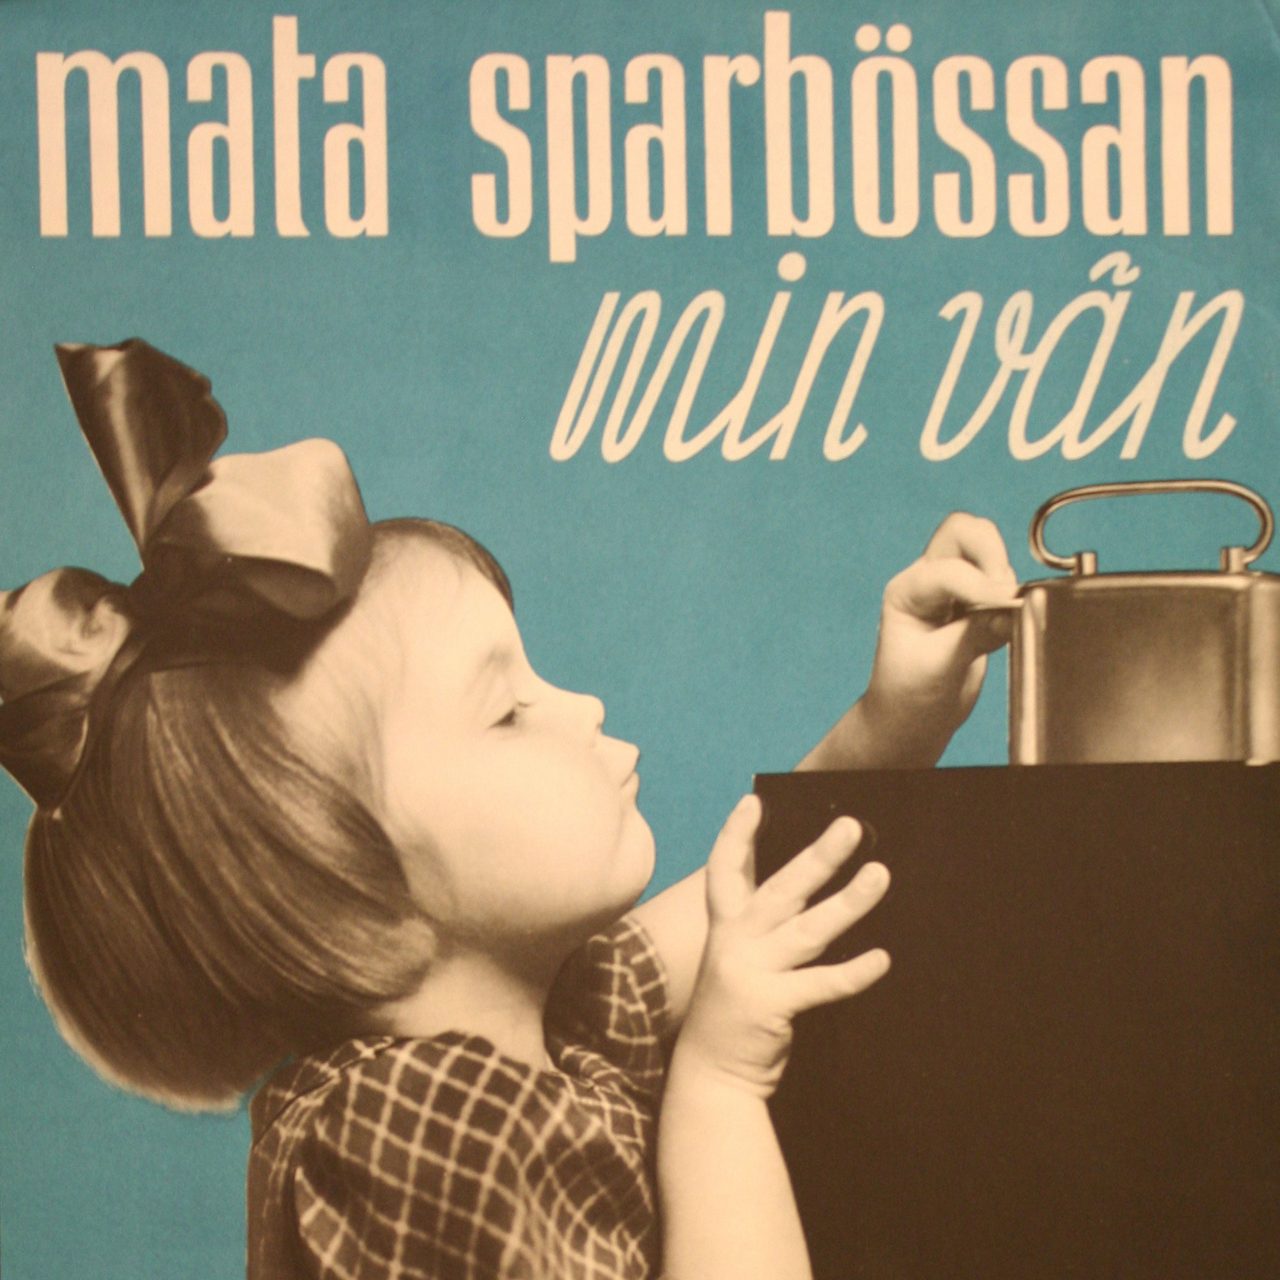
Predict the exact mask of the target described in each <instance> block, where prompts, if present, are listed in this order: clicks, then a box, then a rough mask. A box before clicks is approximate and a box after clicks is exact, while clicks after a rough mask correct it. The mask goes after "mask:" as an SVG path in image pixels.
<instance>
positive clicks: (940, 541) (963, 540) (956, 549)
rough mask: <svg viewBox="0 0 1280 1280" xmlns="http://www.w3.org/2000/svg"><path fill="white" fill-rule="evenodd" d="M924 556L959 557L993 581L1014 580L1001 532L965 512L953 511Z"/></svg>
mask: <svg viewBox="0 0 1280 1280" xmlns="http://www.w3.org/2000/svg"><path fill="white" fill-rule="evenodd" d="M924 555H925V559H927V560H939V559H950V558H952V557H958V558H959V559H961V560H967V561H968V562H969V563H970V564H972V565H976V566H977V567H978V568H979V569H981V570H982V572H983V573H985V574H989V575H990V576H991V577H993V578H996V579H1001V580H1007V581H1009V582H1012V581H1013V568H1012V566H1011V565H1010V564H1009V552H1008V550H1007V549H1006V548H1005V545H1004V539H1003V538H1002V537H1001V536H1000V530H999V529H997V528H996V526H995V525H994V524H993V523H992V522H991V521H990V520H986V519H984V518H983V517H981V516H971V515H970V514H969V513H968V512H967V511H953V512H952V513H951V514H950V515H949V516H948V517H947V518H946V519H945V520H944V521H943V522H942V523H941V524H940V525H939V526H938V527H937V529H935V530H934V534H933V537H931V538H930V539H929V545H928V546H926V547H925V549H924Z"/></svg>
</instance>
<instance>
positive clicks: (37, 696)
mask: <svg viewBox="0 0 1280 1280" xmlns="http://www.w3.org/2000/svg"><path fill="white" fill-rule="evenodd" d="M56 350H57V355H58V361H59V364H60V366H61V368H62V375H63V379H64V381H65V383H66V386H67V392H68V394H69V395H70V397H71V403H72V407H73V408H74V409H75V413H76V417H77V418H78V419H79V422H80V426H81V429H82V430H83V432H84V435H85V439H86V440H87V441H88V443H89V447H90V449H91V450H92V452H93V455H94V457H95V459H96V460H97V462H98V465H99V467H100V468H101V470H102V474H103V477H104V478H105V479H106V482H107V486H108V488H109V489H110V490H111V494H112V497H113V498H114V499H115V501H116V505H117V506H118V507H119V508H120V512H121V514H122V515H123V516H124V519H125V523H126V524H127V525H128V527H129V531H130V533H131V534H132V535H133V539H134V542H135V543H136V545H137V547H138V552H139V555H140V557H141V559H142V563H143V572H142V574H141V575H140V576H139V577H138V578H137V579H135V581H134V582H133V583H132V585H131V586H129V587H128V588H125V587H121V586H118V585H117V584H114V583H110V582H108V581H107V580H106V579H105V578H101V577H99V576H98V575H97V574H93V573H89V572H88V571H87V570H82V569H60V570H55V571H54V572H53V573H51V574H45V575H44V576H43V577H42V578H37V579H35V580H34V581H33V582H31V583H28V584H27V585H26V586H25V587H20V588H18V589H17V590H16V591H12V592H2V593H0V697H3V698H4V704H3V706H0V764H3V765H4V767H5V768H6V769H8V770H9V772H10V773H12V774H13V776H14V777H15V778H16V779H17V780H18V782H19V783H21V785H22V786H23V787H24V788H25V789H26V790H27V792H28V793H29V794H30V795H31V796H32V798H33V799H34V800H35V801H36V803H37V804H39V805H41V806H43V807H50V806H53V805H56V804H58V803H59V802H60V801H61V799H62V798H63V796H65V794H66V791H67V789H68V788H69V786H70V785H71V782H72V779H73V778H74V775H75V771H76V769H77V767H78V764H79V761H80V759H81V758H82V756H83V754H84V750H85V747H86V744H87V742H88V740H89V738H90V736H91V735H92V733H93V730H94V720H95V717H97V716H98V714H99V711H98V708H99V706H100V704H101V702H102V698H101V697H100V696H98V695H99V692H100V691H102V692H106V691H107V690H108V689H109V688H111V687H114V685H115V684H116V682H117V681H118V680H119V678H120V676H121V675H123V674H124V672H125V671H126V670H127V669H128V668H129V667H130V666H132V665H133V663H135V662H136V661H137V659H138V657H139V656H140V655H141V654H142V653H143V652H144V650H145V649H146V648H147V644H148V641H149V640H150V639H152V638H153V637H154V635H155V634H156V633H157V632H158V631H161V630H165V629H168V630H169V631H173V630H174V629H175V624H177V626H178V629H180V630H181V632H182V634H183V637H184V645H183V648H182V650H181V652H180V654H178V655H177V656H173V657H172V658H171V659H170V660H169V661H168V662H166V656H165V655H164V654H161V655H160V656H159V658H155V659H153V660H154V661H155V662H156V665H157V667H162V666H164V665H176V664H179V663H180V664H182V665H188V664H190V663H191V662H193V661H216V660H227V659H228V658H231V659H232V660H238V661H244V660H246V659H249V660H251V659H252V657H253V653H252V652H245V653H239V654H235V653H231V652H229V650H228V647H227V645H228V637H229V636H230V637H232V641H233V643H234V640H235V637H237V636H239V637H240V638H241V643H242V645H243V646H244V647H245V648H246V650H248V649H249V648H251V646H253V645H254V644H256V643H260V642H261V637H262V635H263V630H262V628H260V627H243V628H238V627H236V626H232V627H228V626H226V625H225V622H226V620H227V619H239V618H249V617H252V618H255V619H262V620H265V621H266V622H267V623H268V626H270V621H271V619H272V618H273V617H274V618H279V619H280V620H281V621H282V623H283V622H286V621H287V622H290V623H293V624H297V623H306V622H308V621H311V620H319V619H322V618H324V617H326V616H327V615H329V614H330V613H331V612H332V611H333V610H334V609H336V608H337V607H338V606H339V605H341V604H342V603H344V602H345V601H347V600H349V599H350V598H351V596H352V595H353V594H354V593H355V591H356V588H357V587H358V585H359V583H360V581H361V579H362V577H363V576H364V572H365V570H366V568H367V567H368V563H369V556H370V552H371V547H372V533H371V530H370V528H369V524H368V520H367V519H366V517H365V512H364V505H363V503H362V502H361V499H360V492H359V490H358V488H357V487H356V482H355V478H354V476H352V474H351V469H350V466H349V465H348V463H347V460H346V458H345V456H344V455H343V453H342V451H341V450H340V449H339V448H338V447H337V445H335V444H333V443H332V442H330V441H327V440H304V441H301V442H299V443H297V444H292V445H287V446H285V447H284V448H282V449H276V450H273V451H271V452H269V453H262V454H233V455H229V456H227V457H223V458H218V459H216V460H214V458H213V454H214V453H215V451H216V450H217V448H218V446H219V445H220V444H221V443H222V441H223V440H224V438H225V436H226V419H225V417H224V415H223V412H222V409H221V407H220V406H219V405H218V403H217V401H216V400H214V399H213V397H212V394H211V392H210V385H209V381H208V379H206V378H205V377H204V376H203V375H201V374H199V373H197V372H196V371H195V370H194V369H190V368H188V367H187V366H186V365H183V364H180V363H179V362H178V361H176V360H174V359H172V358H171V357H169V356H167V355H165V354H164V353H163V352H161V351H157V350H156V349H155V348H154V347H152V346H149V345H148V344H147V343H145V342H143V341H141V340H140V339H136V338H135V339H132V340H130V341H128V342H123V343H120V344H119V345H118V346H114V347H94V346H85V345H71V344H64V345H61V346H59V347H57V348H56ZM208 621H213V622H215V623H217V622H221V623H222V624H223V625H213V626H208V627H203V626H202V622H208ZM201 636H205V637H206V641H205V642H202V641H201V638H200V637H201ZM215 637H216V641H215V639H214V638H215ZM202 643H204V644H205V648H204V649H203V650H202V648H201V645H202ZM193 645H194V648H193Z"/></svg>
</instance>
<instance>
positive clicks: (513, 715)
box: [493, 702, 529, 729]
mask: <svg viewBox="0 0 1280 1280" xmlns="http://www.w3.org/2000/svg"><path fill="white" fill-rule="evenodd" d="M527 706H529V703H527V702H516V704H515V705H514V706H513V707H512V708H511V709H510V710H509V711H508V712H507V713H506V714H505V715H504V716H502V717H500V718H499V719H497V720H495V721H494V722H493V727H494V728H495V729H510V728H512V727H513V726H514V725H515V723H516V719H517V718H518V716H519V714H520V712H521V711H523V710H524V709H525V708H526V707H527Z"/></svg>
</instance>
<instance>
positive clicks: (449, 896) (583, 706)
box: [377, 544, 653, 956]
mask: <svg viewBox="0 0 1280 1280" xmlns="http://www.w3.org/2000/svg"><path fill="white" fill-rule="evenodd" d="M399 554H400V555H401V556H404V557H406V560H405V562H403V563H399V564H396V565H394V566H392V570H393V572H392V574H391V575H390V580H389V581H386V582H385V583H383V584H382V585H383V588H384V589H385V590H388V591H391V592H394V593H397V595H396V597H395V599H394V604H395V608H394V609H393V610H392V611H391V616H392V617H394V618H395V619H396V622H397V627H396V629H398V630H399V632H400V634H399V635H398V636H396V637H388V640H389V642H390V643H394V644H395V650H396V651H395V654H394V657H392V656H391V655H390V654H389V655H388V659H389V662H390V663H391V677H390V679H389V681H388V683H387V698H386V703H387V705H385V706H384V707H383V708H382V713H381V716H380V717H379V718H380V720H381V724H382V742H381V758H380V760H379V761H378V762H377V764H378V768H377V773H378V774H379V775H380V776H379V778H378V786H379V789H380V792H381V798H382V812H381V814H380V817H381V818H382V821H383V824H384V826H385V828H386V830H387V832H388V834H389V835H390V836H391V838H392V840H393V841H394V842H395V844H396V846H397V848H399V849H400V850H401V853H402V856H403V857H404V859H405V866H406V871H407V873H408V876H409V881H410V886H411V889H412V891H413V893H414V896H415V898H416V899H417V900H418V901H419V903H420V904H421V905H422V908H423V910H424V912H425V913H426V914H427V915H428V917H429V918H430V919H431V920H432V922H433V924H435V925H436V927H437V929H438V930H439V931H440V932H441V933H442V936H443V939H444V940H446V941H448V940H452V941H454V942H455V943H457V942H460V943H462V944H464V945H471V946H474V947H477V948H478V949H481V950H486V951H494V950H496V951H498V952H500V953H502V954H506V955H517V956H531V955H533V954H536V953H540V952H542V951H543V950H544V949H545V948H547V947H551V948H554V952H555V953H557V954H558V953H559V952H560V951H561V950H562V949H563V947H564V946H566V945H577V944H578V943H579V942H581V941H582V940H583V939H584V938H585V937H587V936H589V935H590V934H591V933H592V932H594V931H595V930H596V929H598V928H599V927H601V926H602V925H603V924H605V923H608V922H610V921H612V920H614V919H616V918H617V917H618V916H619V915H621V914H622V912H623V911H625V910H626V909H627V908H628V907H629V906H631V905H632V903H633V902H634V901H635V899H636V898H637V897H638V896H639V894H640V892H641V891H642V890H643V888H644V886H645V884H646V883H647V882H648V879H649V876H650V875H651V873H652V870H653V836H652V833H651V832H650V830H649V827H648V824H647V823H646V822H645V820H644V818H642V817H641V816H640V812H639V810H638V809H637V808H636V792H637V790H638V788H639V777H638V775H637V773H636V762H637V760H638V758H639V752H638V751H637V749H636V748H635V747H634V746H632V745H631V744H630V743H627V742H622V741H620V740H619V739H617V738H610V737H606V736H605V735H604V734H603V733H602V732H601V728H602V725H603V721H604V707H603V705H602V704H601V702H600V700H599V699H598V698H595V697H591V696H589V695H587V694H581V693H571V692H569V691H568V690H566V689H560V688H557V687H556V686H555V685H552V684H548V683H547V682H546V681H545V680H543V679H542V678H541V677H540V676H539V675H538V674H537V673H536V672H535V671H534V670H533V668H532V667H531V666H530V665H529V661H528V659H527V658H526V657H525V654H524V648H523V645H522V644H521V640H520V632H519V630H518V628H517V626H516V622H515V618H514V617H513V616H512V613H511V610H510V608H509V607H508V605H507V603H506V601H505V600H504V599H503V597H502V596H501V594H499V592H498V590H497V589H496V588H495V587H494V586H493V584H492V583H490V582H489V581H488V579H486V578H485V577H484V576H483V575H482V574H481V573H480V572H478V571H477V570H476V569H474V568H473V567H471V566H470V565H468V564H466V563H464V562H462V561H460V560H458V559H457V558H455V557H453V556H452V555H450V554H449V553H447V552H446V551H444V550H442V549H440V548H437V547H433V546H431V545H430V544H425V545H421V544H419V545H415V546H410V547H407V548H405V549H403V550H402V551H401V552H400V553H399Z"/></svg>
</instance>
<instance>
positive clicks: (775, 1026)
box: [676, 796, 889, 1098]
mask: <svg viewBox="0 0 1280 1280" xmlns="http://www.w3.org/2000/svg"><path fill="white" fill-rule="evenodd" d="M759 823H760V801H759V800H758V799H757V797H755V796H745V797H744V798H743V799H742V801H740V802H739V804H738V806H737V808H735V809H734V811H733V812H732V813H731V814H730V815H729V819H728V821H727V822H726V823H725V825H724V828H723V829H722V830H721V832H720V835H719V837H718V839H717V840H716V843H715V847H714V848H713V849H712V851H711V856H710V858H709V860H708V862H707V906H708V912H709V916H710V933H709V935H708V938H707V944H706V948H705V950H704V952H703V958H702V965H701V968H700V969H699V971H698V979H697V984H696V986H695V988H694V993H693V1000H692V1003H691V1005H690V1008H689V1013H688V1016H687V1018H686V1020H685V1023H684V1027H683V1029H682V1031H681V1033H680V1038H679V1041H678V1042H677V1045H676V1055H677V1057H678V1058H679V1059H680V1066H681V1069H682V1070H683V1071H699V1072H705V1073H709V1074H710V1075H711V1076H713V1077H716V1078H718V1079H719V1080H720V1081H722V1082H723V1083H725V1084H728V1085H731V1086H735V1087H737V1088H739V1089H745V1090H748V1091H749V1092H751V1093H754V1094H755V1095H756V1096H758V1097H761V1098H767V1097H768V1096H769V1095H770V1094H772V1093H773V1091H774V1089H775V1088H776V1087H777V1084H778V1081H779V1079H780V1078H781V1076H782V1071H783V1068H784V1067H785V1066H786V1062H787V1055H788V1052H789V1050H790V1047H791V1022H792V1019H793V1018H794V1017H795V1015H796V1014H797V1013H800V1012H801V1011H803V1010H805V1009H810V1008H813V1007H815V1006H817V1005H822V1004H829V1003H831V1002H832V1001H835V1000H842V999H844V998H845V997H846V996H851V995H855V994H857V993H858V992H860V991H863V990H865V989H866V988H867V987H869V986H870V985H871V984H872V983H873V982H875V981H876V980H877V979H878V978H880V977H882V976H883V975H884V973H885V972H886V971H887V970H888V968H889V957H888V955H887V954H886V953H885V952H884V951H881V950H875V951H868V952H865V953H864V954H863V955H860V956H857V957H856V958H855V959H853V960H849V961H846V962H844V963H842V964H834V965H818V966H812V967H808V968H805V967H802V966H805V965H807V964H808V962H809V961H811V960H814V959H816V958H817V957H818V956H820V955H821V954H822V952H823V951H824V950H825V949H826V947H827V946H828V945H829V944H830V943H831V942H833V941H834V940H835V939H836V938H837V937H839V936H840V934H842V933H843V932H844V931H845V930H846V929H848V928H849V927H850V926H851V925H852V924H854V923H855V921H857V920H860V919H861V918H862V917H863V916H864V915H865V914H866V913H867V912H868V911H870V910H871V908H872V907H874V906H875V904H876V903H877V902H879V901H880V899H881V898H882V897H883V896H884V893H885V890H886V889H887V888H888V887H889V873H888V871H887V870H886V869H885V867H884V866H882V865H881V864H880V863H878V862H869V863H867V864H866V865H865V866H864V867H862V868H861V870H860V871H859V872H858V874H857V875H856V876H854V878H853V879H852V880H851V881H850V882H849V884H848V885H847V886H846V887H845V888H843V889H841V890H840V891H839V892H837V893H835V894H833V895H832V896H830V897H829V898H826V899H824V900H823V901H822V902H820V903H817V904H816V905H814V906H812V907H810V906H808V905H807V903H808V900H809V899H810V897H812V895H813V894H814V893H815V892H817V890H818V889H820V888H821V887H822V886H823V885H824V884H826V882H827V881H828V880H829V879H830V878H831V876H832V875H833V874H834V873H835V872H836V870H837V869H838V868H839V867H840V866H841V865H842V864H844V863H845V862H846V861H848V859H849V858H850V857H851V856H852V854H853V852H854V850H855V849H856V848H857V847H858V843H859V841H860V840H861V838H862V829H861V827H860V826H859V825H858V823H857V822H856V821H855V820H854V819H853V818H848V817H842V818H837V819H836V820H835V821H834V822H833V823H832V824H831V825H830V826H829V827H828V828H827V830H826V831H825V832H824V833H823V834H822V835H821V836H820V837H819V838H818V839H817V840H815V841H814V842H813V844H811V845H809V847H808V848H806V849H804V850H803V851H802V852H801V853H799V854H797V855H796V856H795V857H794V858H793V859H792V860H791V861H790V862H789V863H787V864H786V866H784V867H783V868H782V869H781V870H780V871H778V872H776V873H775V874H774V875H772V876H770V877H769V879H768V880H766V881H765V882H764V884H762V885H760V886H759V887H758V888H757V887H756V883H755V835H756V831H757V829H758V827H759Z"/></svg>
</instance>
